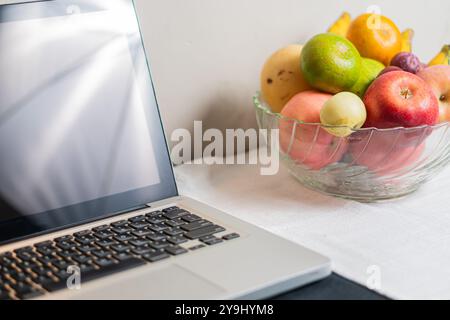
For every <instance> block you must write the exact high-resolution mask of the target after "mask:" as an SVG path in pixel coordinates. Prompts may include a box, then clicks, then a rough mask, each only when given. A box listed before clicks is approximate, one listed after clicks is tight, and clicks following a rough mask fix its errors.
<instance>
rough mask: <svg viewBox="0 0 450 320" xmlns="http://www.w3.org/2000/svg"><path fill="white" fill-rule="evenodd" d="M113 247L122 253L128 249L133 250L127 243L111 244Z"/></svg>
mask: <svg viewBox="0 0 450 320" xmlns="http://www.w3.org/2000/svg"><path fill="white" fill-rule="evenodd" d="M111 249H113V250H114V251H115V252H119V253H121V252H126V251H129V250H131V247H130V246H128V245H125V244H117V245H114V246H111Z"/></svg>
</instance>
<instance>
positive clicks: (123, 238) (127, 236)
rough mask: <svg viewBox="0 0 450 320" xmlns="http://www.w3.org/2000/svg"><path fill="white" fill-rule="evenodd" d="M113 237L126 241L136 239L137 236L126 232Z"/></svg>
mask: <svg viewBox="0 0 450 320" xmlns="http://www.w3.org/2000/svg"><path fill="white" fill-rule="evenodd" d="M113 239H114V240H117V241H119V242H125V241H130V240H134V239H136V237H135V236H133V235H131V234H128V233H126V234H121V235H117V236H115V237H114V238H113Z"/></svg>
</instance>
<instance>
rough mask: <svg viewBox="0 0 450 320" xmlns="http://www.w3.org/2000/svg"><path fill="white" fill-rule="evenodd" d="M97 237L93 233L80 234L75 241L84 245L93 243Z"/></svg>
mask: <svg viewBox="0 0 450 320" xmlns="http://www.w3.org/2000/svg"><path fill="white" fill-rule="evenodd" d="M96 240H97V238H96V237H94V236H92V235H86V236H79V237H76V238H75V241H76V242H78V243H79V244H82V245H87V244H91V243H92V242H94V241H96Z"/></svg>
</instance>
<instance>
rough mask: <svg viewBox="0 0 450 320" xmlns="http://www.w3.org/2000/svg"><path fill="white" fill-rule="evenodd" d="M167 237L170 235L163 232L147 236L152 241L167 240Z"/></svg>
mask: <svg viewBox="0 0 450 320" xmlns="http://www.w3.org/2000/svg"><path fill="white" fill-rule="evenodd" d="M167 238H168V236H167V235H166V234H163V233H154V234H151V235H149V236H147V239H149V240H151V241H161V240H165V239H167Z"/></svg>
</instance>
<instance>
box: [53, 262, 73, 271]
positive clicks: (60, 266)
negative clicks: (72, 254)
mask: <svg viewBox="0 0 450 320" xmlns="http://www.w3.org/2000/svg"><path fill="white" fill-rule="evenodd" d="M52 265H53V266H55V267H56V268H57V269H58V270H66V269H67V268H68V267H69V266H70V263H68V262H67V261H65V260H58V261H54V262H53V263H52Z"/></svg>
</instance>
